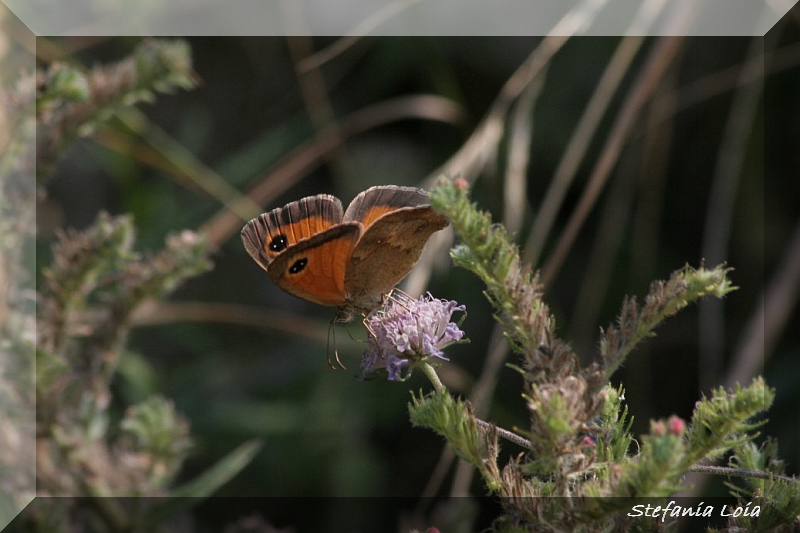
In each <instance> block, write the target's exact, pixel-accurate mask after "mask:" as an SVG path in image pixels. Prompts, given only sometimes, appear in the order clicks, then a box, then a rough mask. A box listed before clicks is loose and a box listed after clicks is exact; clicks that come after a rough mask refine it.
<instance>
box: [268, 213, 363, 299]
mask: <svg viewBox="0 0 800 533" xmlns="http://www.w3.org/2000/svg"><path fill="white" fill-rule="evenodd" d="M360 233H361V225H360V224H358V223H348V224H338V225H336V226H334V227H332V228H329V229H327V230H325V231H323V232H321V233H317V234H316V235H314V236H313V237H311V238H309V239H305V240H302V241H300V242H298V243H297V244H295V245H292V246H291V247H289V248H287V249H286V250H285V251H284V252H282V253H281V254H279V255H278V256H277V257H276V258H275V259H273V260H272V262H271V263H270V264H269V267H268V268H267V273H268V274H269V277H270V279H272V281H273V282H275V284H276V285H278V287H280V288H281V289H283V290H285V291H286V292H288V293H290V294H293V295H295V296H298V297H300V298H303V299H305V300H308V301H310V302H314V303H317V304H321V305H331V306H337V307H338V306H342V305H345V303H346V299H345V296H346V291H345V281H344V280H345V274H346V271H347V268H348V263H349V262H350V256H351V255H352V253H353V249H354V248H355V246H356V243H357V242H358V237H359V235H360Z"/></svg>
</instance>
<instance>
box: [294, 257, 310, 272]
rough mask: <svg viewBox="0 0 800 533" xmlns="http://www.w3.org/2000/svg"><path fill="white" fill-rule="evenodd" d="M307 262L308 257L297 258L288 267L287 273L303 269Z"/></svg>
mask: <svg viewBox="0 0 800 533" xmlns="http://www.w3.org/2000/svg"><path fill="white" fill-rule="evenodd" d="M307 264H308V258H306V257H304V258H302V259H298V260H297V261H295V262H294V263H293V264H292V266H290V267H289V273H290V274H299V273H300V272H302V271H303V269H304V268H305V267H306V265H307Z"/></svg>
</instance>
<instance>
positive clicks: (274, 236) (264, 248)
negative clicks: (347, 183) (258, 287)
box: [242, 194, 343, 269]
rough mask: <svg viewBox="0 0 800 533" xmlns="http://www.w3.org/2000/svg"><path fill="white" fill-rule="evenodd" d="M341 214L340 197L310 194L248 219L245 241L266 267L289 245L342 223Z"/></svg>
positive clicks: (243, 235) (243, 239) (243, 230)
mask: <svg viewBox="0 0 800 533" xmlns="http://www.w3.org/2000/svg"><path fill="white" fill-rule="evenodd" d="M342 216H343V214H342V203H341V202H340V201H339V199H338V198H335V197H333V196H330V195H328V194H319V195H317V196H309V197H307V198H303V199H302V200H298V201H296V202H292V203H290V204H287V205H286V206H284V207H281V208H278V209H273V210H272V211H270V212H268V213H264V214H262V215H260V216H258V217H256V218H254V219H253V220H251V221H250V222H248V223H247V224H246V225H245V227H244V228H243V229H242V242H244V247H245V249H246V250H247V252H248V253H249V254H250V255H251V256H252V257H253V259H255V260H256V262H257V263H258V264H259V265H261V267H262V268H264V269H267V267H268V266H269V264H270V263H271V262H272V261H273V260H274V259H275V258H276V257H277V256H278V255H280V254H281V253H283V251H285V250H286V249H287V248H289V247H290V246H293V245H295V244H297V243H298V242H300V241H302V240H303V239H309V238H311V237H313V236H314V235H317V234H319V233H321V232H323V231H325V230H327V229H329V228H331V227H333V226H335V225H336V224H339V223H340V222H341V221H342Z"/></svg>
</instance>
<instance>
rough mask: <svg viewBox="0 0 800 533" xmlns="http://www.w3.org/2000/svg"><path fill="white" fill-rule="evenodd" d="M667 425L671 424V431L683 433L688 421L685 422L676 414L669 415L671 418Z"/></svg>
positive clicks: (677, 433)
mask: <svg viewBox="0 0 800 533" xmlns="http://www.w3.org/2000/svg"><path fill="white" fill-rule="evenodd" d="M667 425H668V426H669V431H670V433H672V434H673V435H682V434H683V432H684V431H685V430H686V422H684V421H683V419H682V418H680V417H677V416H675V415H672V416H671V417H669V420H667Z"/></svg>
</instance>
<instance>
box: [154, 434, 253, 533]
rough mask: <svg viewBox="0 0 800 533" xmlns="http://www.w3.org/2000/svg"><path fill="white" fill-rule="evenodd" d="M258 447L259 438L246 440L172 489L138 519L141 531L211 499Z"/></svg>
mask: <svg viewBox="0 0 800 533" xmlns="http://www.w3.org/2000/svg"><path fill="white" fill-rule="evenodd" d="M261 445H262V443H261V441H260V440H259V439H253V440H249V441H247V442H245V443H244V444H242V445H241V446H239V447H238V448H236V449H235V450H233V451H232V452H230V453H229V454H228V455H226V456H225V457H223V458H222V459H221V460H220V461H219V462H218V463H217V464H215V465H214V466H212V467H211V468H209V469H208V470H206V471H205V472H204V473H203V474H201V475H200V476H198V477H197V478H195V479H193V480H192V481H190V482H188V483H186V484H184V485H182V486H180V487H177V488H175V489H173V490H172V491H171V493H170V498H167V499H164V500H163V502H159V503H158V504H156V505H154V506H153V507H152V508H151V509H149V510H148V512H147V514H146V515H145V517H144V518H143V519H142V525H143V527H144V530H148V529H150V527H155V526H156V525H157V524H160V523H162V522H163V521H164V520H165V519H166V517H168V516H170V515H173V514H175V513H177V512H179V511H181V510H183V509H186V508H189V507H192V506H194V505H197V504H198V503H199V502H200V501H201V500H202V499H204V498H207V497H209V496H211V495H212V494H213V493H214V492H216V490H217V489H219V488H220V487H221V486H222V485H224V484H225V483H227V482H228V481H230V480H231V479H232V478H233V477H234V476H235V475H236V474H238V473H239V472H241V471H242V469H244V467H245V466H247V465H248V464H249V463H250V461H252V460H253V457H254V456H255V455H256V453H258V451H259V450H260V449H261Z"/></svg>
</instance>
